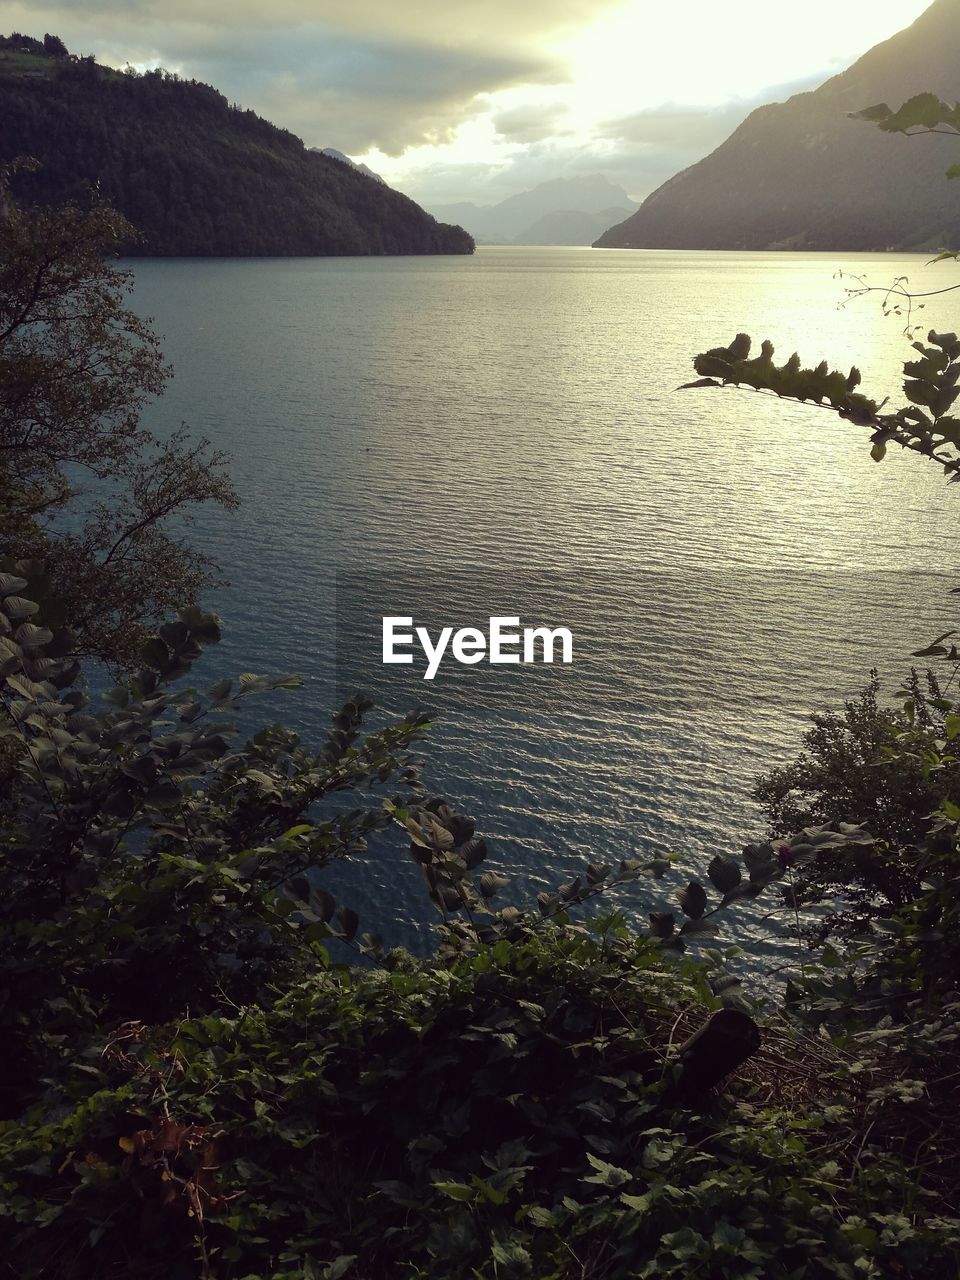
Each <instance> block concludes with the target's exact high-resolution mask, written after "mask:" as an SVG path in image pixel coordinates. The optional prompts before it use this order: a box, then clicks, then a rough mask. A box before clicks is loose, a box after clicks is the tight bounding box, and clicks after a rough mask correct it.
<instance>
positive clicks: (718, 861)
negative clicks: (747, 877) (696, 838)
mask: <svg viewBox="0 0 960 1280" xmlns="http://www.w3.org/2000/svg"><path fill="white" fill-rule="evenodd" d="M707 875H708V876H709V877H710V883H711V884H712V885H713V886H714V888H715V889H719V890H720V892H721V893H729V892H730V890H731V889H735V888H736V887H737V885H738V884H739V883H740V881H741V880H742V879H743V873H742V872H741V870H740V864H739V862H737V860H736V859H735V858H722V857H720V855H719V854H717V856H716V857H715V858H713V859H712V861H711V863H710V865H709V867H707Z"/></svg>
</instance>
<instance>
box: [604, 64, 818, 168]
mask: <svg viewBox="0 0 960 1280" xmlns="http://www.w3.org/2000/svg"><path fill="white" fill-rule="evenodd" d="M826 78H827V76H826V74H820V73H818V74H815V75H810V76H805V77H803V79H801V80H793V81H791V82H790V83H788V84H779V85H771V86H770V87H769V88H767V89H764V90H762V91H761V92H760V93H757V94H754V95H752V96H751V97H749V98H733V99H731V100H729V101H727V102H724V103H722V104H720V105H719V106H716V107H701V106H687V105H684V104H683V103H673V102H666V103H662V104H660V105H659V106H654V107H646V108H645V109H644V110H643V111H637V112H635V113H633V114H632V115H629V116H621V117H619V118H618V119H615V120H607V121H603V122H602V123H601V124H600V125H599V126H598V127H597V131H596V132H597V135H598V136H599V137H602V138H610V139H615V140H620V141H623V142H627V143H640V144H643V145H646V146H650V147H661V148H664V149H666V150H669V151H673V152H677V151H696V152H698V153H700V154H701V155H704V154H706V153H707V152H708V151H712V150H713V149H714V148H715V147H718V146H719V145H720V143H721V142H723V141H724V140H725V139H726V138H728V137H729V136H730V134H731V133H732V132H733V131H734V129H736V127H737V126H738V125H739V124H740V123H741V122H742V121H743V120H745V119H746V118H747V116H748V115H749V114H750V113H751V111H755V110H756V108H757V107H761V106H764V105H765V104H767V103H770V102H782V101H784V99H786V98H790V97H792V96H793V95H794V94H796V93H806V92H807V91H808V90H810V89H814V88H816V87H817V85H819V84H822V83H823V81H824V80H825V79H826Z"/></svg>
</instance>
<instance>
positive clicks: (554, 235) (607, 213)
mask: <svg viewBox="0 0 960 1280" xmlns="http://www.w3.org/2000/svg"><path fill="white" fill-rule="evenodd" d="M622 215H623V209H622V208H620V209H601V210H600V212H599V213H579V212H576V211H574V210H571V209H558V210H556V211H555V212H554V213H545V214H544V215H543V217H542V218H538V219H537V220H536V222H534V223H533V224H532V225H531V226H529V227H527V228H526V230H525V231H523V232H521V234H520V235H519V236H517V237H515V239H514V242H513V243H514V244H559V245H588V244H592V243H593V241H594V240H596V238H597V236H598V235H600V234H601V233H602V232H603V231H604V229H605V228H606V227H609V225H610V223H611V222H613V220H614V219H615V218H619V217H622Z"/></svg>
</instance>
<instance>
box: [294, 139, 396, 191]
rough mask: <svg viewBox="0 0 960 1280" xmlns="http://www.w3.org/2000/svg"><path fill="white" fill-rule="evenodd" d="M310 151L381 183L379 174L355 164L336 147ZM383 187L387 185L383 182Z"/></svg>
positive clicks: (368, 167) (364, 165)
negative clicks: (345, 165) (337, 161)
mask: <svg viewBox="0 0 960 1280" xmlns="http://www.w3.org/2000/svg"><path fill="white" fill-rule="evenodd" d="M310 150H311V151H313V152H319V154H320V155H322V156H329V157H330V159H331V160H339V161H340V163H341V164H348V165H349V166H350V168H351V169H356V171H357V173H363V174H366V176H367V177H368V178H373V180H374V182H383V178H381V177H380V175H379V173H374V171H373V170H372V169H371V168H370V166H369V165H368V164H357V162H356V160H351V159H350V157H349V156H345V155H344V154H343V152H342V151H338V150H337V148H336V147H311V148H310ZM383 185H384V186H386V185H387V184H386V183H385V182H383Z"/></svg>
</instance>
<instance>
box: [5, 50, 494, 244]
mask: <svg viewBox="0 0 960 1280" xmlns="http://www.w3.org/2000/svg"><path fill="white" fill-rule="evenodd" d="M18 155H29V156H33V157H35V158H36V159H37V160H39V161H40V168H39V170H38V171H37V172H35V173H32V174H24V173H18V174H17V176H16V179H15V181H14V183H13V189H14V194H15V195H16V196H17V198H18V199H21V200H25V201H35V202H40V203H46V204H61V203H63V202H65V201H67V200H71V199H77V200H84V199H87V198H89V193H90V189H91V187H95V188H97V189H98V191H99V194H100V196H101V197H103V198H104V199H105V200H107V201H109V202H110V203H111V204H112V205H114V206H115V207H116V208H117V209H119V210H120V211H121V212H122V213H123V214H125V215H126V217H127V218H128V219H129V220H130V221H131V222H132V223H133V225H134V226H135V227H137V228H138V229H139V230H140V231H141V232H142V233H143V235H144V243H143V244H142V245H141V246H139V247H138V248H137V249H135V250H134V252H139V253H143V254H148V255H156V256H167V255H227V256H247V255H258V256H259V255H264V256H289V255H298V256H299V255H328V254H420V253H431V254H432V253H472V252H473V247H474V245H473V240H472V239H471V237H470V236H469V235H467V233H466V232H465V231H464V230H463V229H462V228H461V227H451V226H445V225H442V224H440V223H438V222H437V221H436V220H435V219H434V218H432V217H431V216H430V215H429V214H427V213H425V212H424V211H423V209H421V208H420V207H419V205H416V204H414V202H413V201H412V200H410V199H409V198H408V197H407V196H404V195H401V194H400V192H398V191H393V190H391V188H390V187H388V186H386V185H385V184H381V183H378V182H371V181H370V180H369V178H367V177H366V176H364V175H363V174H362V173H360V172H358V171H357V170H356V169H354V168H352V167H351V166H349V165H345V164H343V163H342V162H341V161H339V160H335V159H331V158H330V157H329V156H325V155H322V154H320V153H317V152H313V151H308V150H307V149H306V148H305V147H304V145H303V143H302V142H301V141H300V139H299V138H296V137H294V135H293V134H291V133H288V132H287V131H286V130H284V129H278V128H277V127H276V126H274V125H272V124H269V123H268V122H267V121H266V120H262V119H261V118H260V117H259V116H258V115H256V114H254V112H252V111H242V110H240V108H239V107H236V106H231V105H230V104H229V103H228V102H227V99H226V98H225V97H224V96H223V95H222V94H220V93H218V92H217V91H216V90H215V89H212V88H211V87H210V86H209V85H205V84H199V83H198V82H196V81H193V80H190V81H187V80H181V79H179V77H177V76H174V75H170V74H169V73H167V72H164V71H148V72H146V73H144V74H143V75H137V74H136V73H131V72H118V71H113V70H111V69H110V68H108V67H102V66H100V65H98V64H97V63H96V62H95V61H94V60H93V59H92V58H75V57H72V56H70V55H69V54H68V53H67V52H66V50H65V49H64V48H63V46H62V44H61V43H60V41H58V40H56V39H55V37H48V38H47V40H45V42H44V43H43V44H40V42H39V41H36V40H31V39H30V38H29V37H24V36H13V37H9V38H6V39H4V38H2V37H0V165H2V164H4V163H6V162H9V161H10V160H12V159H13V158H14V157H16V156H18Z"/></svg>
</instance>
